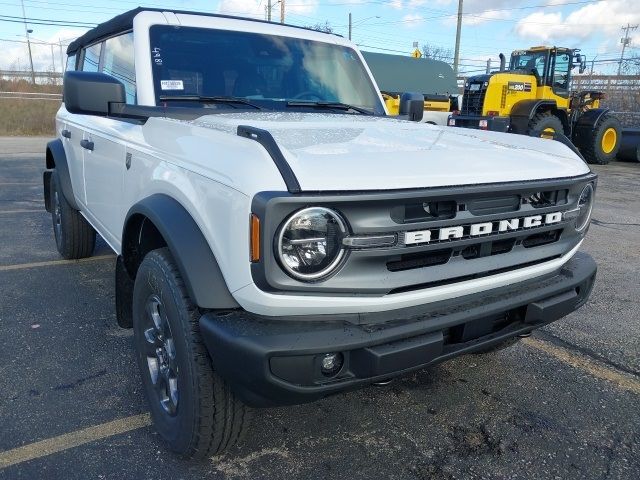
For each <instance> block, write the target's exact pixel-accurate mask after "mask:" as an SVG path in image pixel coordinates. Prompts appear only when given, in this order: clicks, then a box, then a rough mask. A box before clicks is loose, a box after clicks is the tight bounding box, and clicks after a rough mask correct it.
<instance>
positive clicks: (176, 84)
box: [160, 80, 184, 90]
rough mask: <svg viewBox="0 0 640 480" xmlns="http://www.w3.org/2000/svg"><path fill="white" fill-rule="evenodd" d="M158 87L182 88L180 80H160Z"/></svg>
mask: <svg viewBox="0 0 640 480" xmlns="http://www.w3.org/2000/svg"><path fill="white" fill-rule="evenodd" d="M160 88H161V89H162V90H184V83H183V82H182V80H160Z"/></svg>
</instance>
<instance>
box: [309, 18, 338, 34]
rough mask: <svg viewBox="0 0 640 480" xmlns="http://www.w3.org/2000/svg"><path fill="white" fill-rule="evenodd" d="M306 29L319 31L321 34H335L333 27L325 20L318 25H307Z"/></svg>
mask: <svg viewBox="0 0 640 480" xmlns="http://www.w3.org/2000/svg"><path fill="white" fill-rule="evenodd" d="M305 27H306V28H311V29H312V30H317V31H319V32H324V33H333V27H332V26H331V24H330V23H329V21H328V20H325V22H324V23H316V24H315V25H305Z"/></svg>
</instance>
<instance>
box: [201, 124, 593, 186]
mask: <svg viewBox="0 0 640 480" xmlns="http://www.w3.org/2000/svg"><path fill="white" fill-rule="evenodd" d="M192 124H193V125H194V126H200V127H203V128H210V129H215V130H219V131H225V132H228V133H229V134H232V135H235V134H236V129H237V127H238V125H248V126H252V127H256V128H261V129H264V130H268V131H269V132H271V134H272V135H273V137H274V138H275V140H276V142H277V143H278V145H279V146H280V149H281V150H282V153H283V155H284V156H285V158H286V160H287V162H288V163H289V164H290V166H291V168H292V169H293V171H294V173H295V175H296V177H297V178H298V181H299V182H300V186H301V187H302V190H303V191H330V190H334V191H347V190H351V191H352V190H391V189H404V188H424V187H439V186H449V185H472V184H483V183H498V182H513V181H522V180H541V179H551V178H563V177H573V176H578V175H583V174H586V173H589V171H590V170H589V168H588V167H587V165H586V164H585V163H584V161H582V160H581V159H580V158H579V157H578V156H577V155H576V154H575V153H574V152H572V151H571V149H569V148H568V147H567V146H565V145H563V144H561V143H559V142H555V141H550V140H542V139H538V138H532V137H526V136H522V135H515V134H504V133H497V132H486V131H480V130H467V129H461V128H454V127H440V126H436V125H429V124H424V123H414V122H408V121H403V120H395V119H392V118H389V117H367V116H362V115H341V114H318V113H288V112H285V113H282V112H273V113H268V112H260V113H253V112H239V113H236V114H231V113H230V114H218V115H208V116H205V117H201V118H199V119H197V120H194V121H193V122H192ZM247 141H252V140H247Z"/></svg>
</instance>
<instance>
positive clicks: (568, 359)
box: [522, 338, 640, 395]
mask: <svg viewBox="0 0 640 480" xmlns="http://www.w3.org/2000/svg"><path fill="white" fill-rule="evenodd" d="M522 342H523V343H524V344H526V345H528V346H530V347H533V348H535V349H537V350H540V351H542V352H544V353H546V354H548V355H551V356H552V357H555V358H556V359H558V360H560V361H561V362H563V363H566V364H567V365H570V366H572V367H573V368H578V369H580V370H582V371H584V372H586V373H588V374H589V375H592V376H594V377H596V378H599V379H601V380H606V381H607V382H611V383H613V384H614V385H616V386H617V387H619V388H622V389H624V390H628V391H630V392H633V393H635V394H638V395H640V380H638V379H636V378H634V377H633V376H632V375H629V374H625V373H620V372H617V371H615V370H613V369H611V368H607V367H605V366H604V365H602V364H600V363H598V362H595V361H593V360H590V359H589V358H587V357H585V356H583V355H579V354H576V353H573V352H570V351H569V350H567V349H565V348H562V347H557V346H555V345H552V344H551V343H548V342H544V341H542V340H538V339H537V338H525V339H523V340H522Z"/></svg>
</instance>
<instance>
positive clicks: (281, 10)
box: [280, 0, 284, 23]
mask: <svg viewBox="0 0 640 480" xmlns="http://www.w3.org/2000/svg"><path fill="white" fill-rule="evenodd" d="M280 23H284V0H280Z"/></svg>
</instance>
